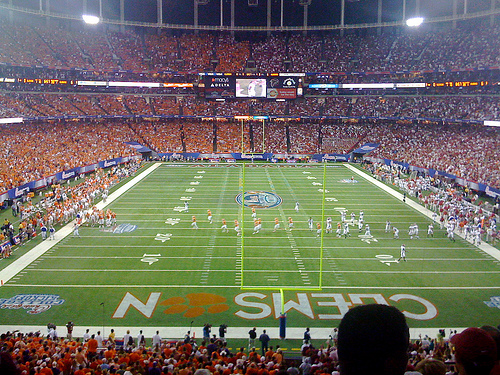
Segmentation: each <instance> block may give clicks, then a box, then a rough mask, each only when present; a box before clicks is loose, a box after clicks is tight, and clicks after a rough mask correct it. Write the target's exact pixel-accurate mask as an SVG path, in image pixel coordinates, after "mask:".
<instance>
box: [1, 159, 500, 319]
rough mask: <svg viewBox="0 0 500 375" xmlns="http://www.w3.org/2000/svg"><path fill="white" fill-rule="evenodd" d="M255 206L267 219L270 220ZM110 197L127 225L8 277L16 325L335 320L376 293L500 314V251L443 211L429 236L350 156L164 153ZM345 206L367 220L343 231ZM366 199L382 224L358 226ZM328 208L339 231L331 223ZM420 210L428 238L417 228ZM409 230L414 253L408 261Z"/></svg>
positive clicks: (468, 314)
mask: <svg viewBox="0 0 500 375" xmlns="http://www.w3.org/2000/svg"><path fill="white" fill-rule="evenodd" d="M242 191H245V192H246V193H245V199H244V200H245V202H246V205H248V206H245V207H243V206H242V205H241V204H240V203H241V197H240V198H238V194H240V193H241V192H242ZM185 202H188V206H189V212H186V211H185ZM239 202H240V203H239ZM296 202H299V210H298V212H297V211H296V210H295V204H296ZM251 207H254V208H255V211H256V216H257V218H260V219H261V220H262V229H261V230H260V232H259V233H256V234H253V229H254V223H253V219H252V211H251ZM109 208H110V209H111V210H113V211H115V212H116V214H117V221H118V222H117V224H118V226H117V227H116V228H105V229H100V228H98V227H89V226H84V227H82V228H81V229H80V234H81V238H75V237H73V236H72V235H71V234H70V235H69V236H67V237H66V238H64V239H63V240H62V241H61V242H59V243H57V244H56V245H55V246H53V247H52V248H50V249H48V250H47V251H46V252H45V253H44V254H43V255H42V256H41V257H40V258H38V259H37V260H36V261H34V262H32V263H31V264H29V265H27V267H26V268H24V269H23V270H21V271H20V272H19V273H18V274H17V275H16V277H14V278H12V279H10V280H9V281H8V282H6V283H5V284H4V285H3V286H2V287H0V305H1V309H0V321H2V324H3V325H7V324H9V325H33V326H36V325H46V324H47V323H48V322H54V323H56V324H58V325H62V324H65V323H66V322H67V321H70V320H71V321H74V322H76V324H77V325H79V326H100V325H106V326H110V327H189V326H190V325H192V324H194V325H196V326H201V325H203V324H204V323H205V322H210V323H212V324H213V325H214V326H218V325H219V324H222V323H225V324H228V325H229V326H230V327H249V326H259V327H266V326H267V327H276V326H277V325H278V322H277V318H278V317H279V316H280V314H281V313H282V312H286V314H287V324H288V326H289V327H306V326H311V327H325V328H327V327H332V326H337V325H338V323H339V321H340V319H341V317H342V315H343V314H344V313H345V312H346V311H347V310H348V309H349V308H350V307H352V306H355V305H358V304H364V303H374V302H375V303H385V304H390V305H393V306H396V307H398V308H399V309H400V310H402V311H404V312H405V315H406V316H407V318H408V323H409V325H410V327H413V328H444V327H466V326H473V325H483V324H490V325H494V326H496V325H497V324H498V323H499V322H500V309H499V308H498V307H496V306H498V305H499V303H498V301H499V300H500V298H499V299H496V300H495V298H494V297H497V296H500V263H499V261H498V260H497V259H494V258H493V257H492V256H490V255H488V254H486V253H485V252H483V251H481V250H480V249H478V248H476V247H474V246H472V245H471V244H469V243H468V242H465V241H463V240H461V239H459V238H458V237H457V241H456V242H450V241H449V240H448V239H447V238H446V237H445V233H444V231H443V230H440V229H439V226H438V225H437V226H436V227H435V233H434V237H433V238H427V236H426V232H427V226H428V224H429V223H430V222H431V220H430V219H429V218H427V217H426V216H424V215H423V214H422V213H419V212H417V211H416V210H414V209H413V208H410V207H409V206H408V205H407V204H406V203H404V202H402V201H401V200H399V199H397V198H395V197H394V196H392V195H391V194H389V193H388V192H386V191H384V190H383V189H381V188H379V187H377V186H375V185H373V184H372V183H371V182H369V181H368V180H366V179H365V178H364V177H362V176H360V175H358V174H356V173H354V172H353V171H351V170H349V169H348V168H347V167H345V166H343V165H340V164H338V165H328V166H327V167H324V166H322V165H296V166H279V167H278V166H275V165H271V166H266V165H264V164H262V165H257V166H249V165H247V166H246V167H244V168H243V167H242V165H240V164H238V165H228V164H225V165H224V166H222V165H221V166H216V165H207V164H198V165H194V164H193V165H181V164H161V165H160V166H159V167H158V168H157V169H156V170H154V172H152V173H150V174H149V175H147V176H146V177H145V178H144V179H143V180H141V181H140V182H139V183H137V184H136V185H134V186H133V187H132V188H130V189H129V190H128V191H126V192H125V193H123V194H121V195H120V196H119V197H118V198H117V199H115V200H114V201H113V202H111V203H110V204H109ZM207 210H211V212H212V213H213V223H212V224H210V223H209V222H208V220H207ZM344 210H345V211H347V214H346V219H347V220H348V222H351V213H354V214H355V220H354V221H353V222H352V223H351V225H350V237H347V238H344V237H343V236H342V237H340V238H338V237H337V236H336V235H335V229H336V226H337V223H338V222H339V221H340V215H341V214H340V213H341V211H344ZM360 211H363V212H364V221H365V223H367V224H369V225H370V227H371V236H367V235H365V231H364V230H363V231H362V232H359V231H358V226H357V220H358V218H359V213H360ZM193 215H194V216H196V222H197V225H198V229H194V228H193V227H192V225H191V224H192V216H193ZM289 217H291V218H292V220H293V224H294V228H293V230H289V229H288V218H289ZM310 217H312V218H313V220H314V230H312V231H311V230H310V229H309V227H308V223H307V221H308V219H309V218H310ZM327 217H331V218H332V219H333V232H334V233H325V232H322V233H321V235H320V236H318V235H317V233H316V224H317V223H321V222H323V229H324V227H325V225H324V220H326V218H327ZM275 218H277V219H278V220H279V223H280V229H278V230H277V231H276V232H273V228H274V224H275ZM222 219H225V220H226V221H227V226H228V232H224V231H223V230H222V229H221V226H222ZM235 220H238V221H239V222H240V225H241V227H242V235H241V236H238V235H237V232H236V231H235V230H234V226H235V225H234V221H235ZM386 220H390V222H391V223H392V225H394V226H396V227H397V228H399V229H400V239H394V238H393V234H392V232H389V233H386V232H385V224H386ZM412 223H417V224H418V226H419V228H420V238H419V239H409V237H408V227H409V225H410V224H412ZM36 241H38V242H40V239H37V240H36ZM401 244H405V245H406V249H407V262H399V263H397V262H396V260H397V258H399V249H400V246H401ZM2 267H3V266H2ZM26 295H29V296H34V295H44V296H42V297H40V296H38V297H29V296H26ZM30 298H31V300H30ZM36 298H38V299H36ZM26 301H28V302H29V301H31V304H32V306H26V305H25V306H22V307H21V303H22V302H26ZM495 301H497V302H495ZM16 303H18V305H17V307H16ZM28 304H29V303H28ZM193 322H194V323H193Z"/></svg>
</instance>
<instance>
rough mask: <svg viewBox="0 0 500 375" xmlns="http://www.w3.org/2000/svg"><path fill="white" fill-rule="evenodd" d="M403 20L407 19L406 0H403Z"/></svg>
mask: <svg viewBox="0 0 500 375" xmlns="http://www.w3.org/2000/svg"><path fill="white" fill-rule="evenodd" d="M403 21H406V0H403Z"/></svg>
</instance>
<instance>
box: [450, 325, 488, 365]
mask: <svg viewBox="0 0 500 375" xmlns="http://www.w3.org/2000/svg"><path fill="white" fill-rule="evenodd" d="M451 343H452V344H453V345H455V353H456V358H457V361H458V362H461V363H462V364H464V365H465V366H467V365H473V366H480V367H484V366H489V365H490V364H491V366H492V367H493V365H494V363H495V361H496V360H497V346H496V343H495V341H494V340H493V338H492V337H491V336H490V335H489V334H488V332H486V331H484V330H482V329H480V328H476V327H471V328H467V329H466V330H464V331H463V332H462V333H459V334H457V335H454V336H453V337H452V338H451Z"/></svg>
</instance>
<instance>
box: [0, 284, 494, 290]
mask: <svg viewBox="0 0 500 375" xmlns="http://www.w3.org/2000/svg"><path fill="white" fill-rule="evenodd" d="M21 286H22V287H44V288H45V287H47V288H129V289H130V288H149V289H151V288H196V289H200V288H202V289H206V288H214V289H215V288H217V289H221V288H223V289H227V288H233V289H240V288H241V287H240V286H237V285H230V284H228V285H217V284H214V285H204V286H201V285H188V284H185V285H183V284H175V285H174V284H157V285H151V284H143V285H138V284H130V285H120V284H104V285H101V284H94V285H88V284H82V285H79V284H66V285H61V284H5V285H3V286H2V288H6V287H7V288H8V287H15V288H17V287H21ZM244 287H245V289H247V288H256V289H258V288H262V285H245V286H244ZM280 288H281V287H279V286H276V289H280ZM282 288H283V289H300V290H303V291H307V290H308V289H313V290H317V289H318V288H317V287H307V288H305V287H304V285H287V286H283V287H282ZM321 289H322V290H325V289H331V290H339V289H344V290H345V289H364V290H374V289H376V290H384V289H386V290H410V291H411V290H500V287H499V286H463V287H460V286H449V287H446V286H444V287H443V286H323V287H322V288H321Z"/></svg>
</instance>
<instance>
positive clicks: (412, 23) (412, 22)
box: [406, 17, 424, 27]
mask: <svg viewBox="0 0 500 375" xmlns="http://www.w3.org/2000/svg"><path fill="white" fill-rule="evenodd" d="M422 22H424V19H423V18H422V17H414V18H408V19H407V20H406V26H408V27H417V26H420V25H421V24H422Z"/></svg>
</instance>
